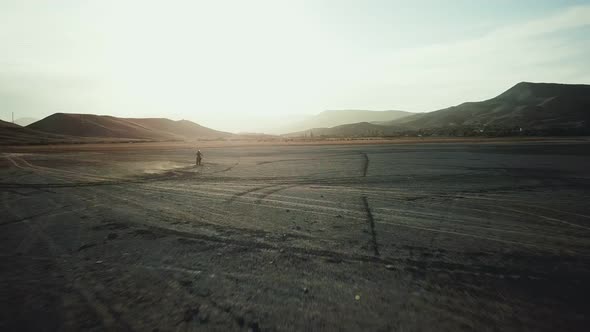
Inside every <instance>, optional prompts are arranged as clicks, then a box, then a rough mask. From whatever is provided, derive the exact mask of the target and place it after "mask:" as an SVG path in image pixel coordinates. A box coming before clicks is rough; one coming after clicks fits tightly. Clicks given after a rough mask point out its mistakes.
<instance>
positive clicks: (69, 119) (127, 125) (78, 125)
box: [26, 113, 233, 141]
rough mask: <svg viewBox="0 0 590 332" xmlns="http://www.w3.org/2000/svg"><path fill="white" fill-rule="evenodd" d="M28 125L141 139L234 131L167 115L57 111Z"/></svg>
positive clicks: (66, 132) (57, 131)
mask: <svg viewBox="0 0 590 332" xmlns="http://www.w3.org/2000/svg"><path fill="white" fill-rule="evenodd" d="M26 128H28V129H33V130H38V131H43V132H47V133H53V134H60V135H68V136H78V137H104V138H124V139H142V140H159V141H163V140H190V139H197V138H206V139H214V138H225V137H230V136H232V135H233V134H231V133H226V132H221V131H217V130H213V129H210V128H206V127H203V126H201V125H198V124H196V123H194V122H191V121H187V120H180V121H173V120H170V119H164V118H146V119H133V118H130V119H125V118H117V117H114V116H107V115H94V114H67V113H55V114H53V115H50V116H48V117H46V118H44V119H42V120H40V121H37V122H35V123H33V124H30V125H29V126H27V127H26Z"/></svg>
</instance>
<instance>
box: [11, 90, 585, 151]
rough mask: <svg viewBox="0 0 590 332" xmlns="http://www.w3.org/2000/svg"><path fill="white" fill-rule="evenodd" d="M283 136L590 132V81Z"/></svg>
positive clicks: (107, 138)
mask: <svg viewBox="0 0 590 332" xmlns="http://www.w3.org/2000/svg"><path fill="white" fill-rule="evenodd" d="M292 127H293V128H302V129H300V130H299V131H294V132H292V133H290V134H286V135H283V136H284V137H311V136H313V137H320V136H324V137H359V136H404V135H407V136H481V135H496V136H498V135H500V136H510V135H537V136H541V135H590V85H571V84H554V83H529V82H522V83H519V84H517V85H515V86H514V87H512V88H510V89H509V90H507V91H506V92H504V93H502V94H500V95H499V96H497V97H495V98H492V99H489V100H485V101H480V102H467V103H463V104H460V105H458V106H453V107H449V108H445V109H441V110H438V111H434V112H430V113H409V112H404V111H382V112H380V111H365V110H339V111H336V110H334V111H325V112H322V113H320V114H318V115H316V116H313V117H311V118H308V119H306V120H305V121H302V122H299V123H297V124H295V125H293V126H292ZM226 138H231V139H262V140H264V139H274V136H269V135H261V134H256V135H254V134H242V135H236V134H232V133H227V132H223V131H217V130H214V129H210V128H207V127H203V126H201V125H199V124H196V123H194V122H191V121H187V120H180V121H174V120H170V119H165V118H146V119H137V118H117V117H114V116H107V115H94V114H67V113H56V114H53V115H50V116H48V117H46V118H44V119H42V120H39V121H36V122H34V123H32V124H30V125H28V126H26V127H22V126H19V125H17V124H13V123H9V122H5V121H0V144H38V143H59V142H103V141H104V142H115V141H117V142H118V141H171V140H174V141H190V140H196V139H226Z"/></svg>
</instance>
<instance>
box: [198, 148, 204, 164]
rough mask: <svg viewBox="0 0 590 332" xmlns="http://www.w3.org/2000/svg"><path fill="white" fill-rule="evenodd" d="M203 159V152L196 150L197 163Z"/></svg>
mask: <svg viewBox="0 0 590 332" xmlns="http://www.w3.org/2000/svg"><path fill="white" fill-rule="evenodd" d="M202 159H203V154H202V153H201V150H197V165H201V160H202Z"/></svg>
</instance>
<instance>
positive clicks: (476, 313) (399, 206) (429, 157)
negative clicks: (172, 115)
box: [0, 142, 590, 331]
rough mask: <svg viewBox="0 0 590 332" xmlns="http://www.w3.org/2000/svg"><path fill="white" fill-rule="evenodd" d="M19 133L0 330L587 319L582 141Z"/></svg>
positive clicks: (4, 192)
mask: <svg viewBox="0 0 590 332" xmlns="http://www.w3.org/2000/svg"><path fill="white" fill-rule="evenodd" d="M134 146H135V147H136V148H134V149H131V148H127V149H121V148H120V147H119V148H113V149H112V150H109V149H108V147H103V148H102V149H95V150H91V151H88V150H84V148H83V147H82V150H79V151H76V150H75V149H73V148H68V149H62V150H60V149H53V150H51V151H44V150H42V149H40V150H34V149H32V148H30V147H29V148H28V150H27V148H24V150H21V151H18V150H17V149H12V150H10V151H7V150H5V151H7V152H4V153H2V154H1V158H0V195H1V197H2V198H1V199H2V200H1V202H2V204H1V209H2V213H1V214H0V219H1V220H0V230H1V231H0V249H1V251H0V266H1V267H2V268H1V269H0V298H2V301H1V306H2V307H1V308H0V330H2V331H53V330H63V331H77V330H90V331H102V330H110V331H129V330H132V331H169V330H181V331H185V330H186V331H191V330H220V331H228V330H244V331H246V330H251V331H259V330H261V331H266V330H270V331H273V330H287V331H289V330H299V331H300V330H349V331H360V330H372V331H390V330H392V331H462V330H465V331H491V330H493V331H525V330H528V331H584V330H587V327H588V324H589V323H590V312H589V309H588V305H587V300H588V295H590V286H589V285H588V280H589V278H590V209H589V208H588V205H587V202H588V198H589V197H588V196H589V189H590V171H589V170H590V158H589V154H590V144H588V143H586V142H579V143H575V142H569V143H550V142H541V143H539V142H524V143H512V144H505V143H501V144H474V143H448V144H396V145H370V144H364V145H349V146H346V145H317V146H258V147H256V146H250V147H248V146H243V147H212V148H208V149H202V151H203V153H204V160H203V161H204V165H203V166H201V167H195V166H193V163H194V151H192V150H191V149H190V148H188V146H185V147H182V146H177V147H176V148H169V147H164V146H160V148H158V147H154V146H150V147H149V148H147V146H146V148H142V145H141V144H135V145H134Z"/></svg>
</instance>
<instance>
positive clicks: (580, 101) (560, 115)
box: [284, 82, 590, 137]
mask: <svg viewBox="0 0 590 332" xmlns="http://www.w3.org/2000/svg"><path fill="white" fill-rule="evenodd" d="M311 133H313V135H315V136H322V135H323V136H334V137H345V136H348V137H354V136H395V135H401V134H409V135H417V134H421V135H422V134H426V135H460V136H463V135H480V134H486V133H488V134H498V135H511V134H517V133H518V134H529V135H547V134H551V135H553V134H557V135H561V134H580V135H587V134H590V85H581V84H578V85H572V84H556V83H530V82H521V83H518V84H516V85H515V86H514V87H512V88H510V89H508V90H507V91H505V92H504V93H502V94H500V95H498V96H497V97H494V98H492V99H489V100H485V101H480V102H466V103H463V104H461V105H458V106H453V107H449V108H445V109H441V110H438V111H434V112H429V113H419V114H412V115H407V116H404V117H401V118H398V119H395V120H392V121H385V122H377V123H366V122H359V123H353V124H347V125H341V126H335V127H331V128H313V129H307V130H304V131H299V132H294V133H290V134H287V135H284V136H286V137H298V136H299V137H300V136H310V134H311Z"/></svg>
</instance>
